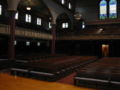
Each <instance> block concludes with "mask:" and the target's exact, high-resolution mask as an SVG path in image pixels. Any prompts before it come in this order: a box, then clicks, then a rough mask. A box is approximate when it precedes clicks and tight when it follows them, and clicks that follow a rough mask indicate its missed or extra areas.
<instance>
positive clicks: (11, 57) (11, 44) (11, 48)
mask: <svg viewBox="0 0 120 90" xmlns="http://www.w3.org/2000/svg"><path fill="white" fill-rule="evenodd" d="M15 13H16V12H15V11H9V21H10V22H9V25H10V26H9V27H10V28H9V30H10V35H9V42H8V44H9V46H8V53H9V60H15V46H14V41H15Z"/></svg>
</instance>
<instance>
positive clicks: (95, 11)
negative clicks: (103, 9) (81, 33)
mask: <svg viewBox="0 0 120 90" xmlns="http://www.w3.org/2000/svg"><path fill="white" fill-rule="evenodd" d="M106 1H109V0H106ZM117 2H118V19H120V0H117ZM99 3H100V0H77V1H76V11H78V12H80V13H81V14H82V16H83V18H84V19H85V20H86V21H94V20H99Z"/></svg>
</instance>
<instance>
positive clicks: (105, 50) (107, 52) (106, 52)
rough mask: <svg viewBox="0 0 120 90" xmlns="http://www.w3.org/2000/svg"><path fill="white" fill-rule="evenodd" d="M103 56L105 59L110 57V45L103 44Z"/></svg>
mask: <svg viewBox="0 0 120 90" xmlns="http://www.w3.org/2000/svg"><path fill="white" fill-rule="evenodd" d="M102 56H103V57H108V56H109V44H102Z"/></svg>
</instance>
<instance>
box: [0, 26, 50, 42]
mask: <svg viewBox="0 0 120 90" xmlns="http://www.w3.org/2000/svg"><path fill="white" fill-rule="evenodd" d="M0 34H3V35H9V34H10V30H9V25H3V24H0ZM15 35H16V36H20V37H27V38H36V39H45V40H51V39H52V35H51V34H47V33H43V32H37V31H33V30H30V29H25V28H20V27H16V30H15Z"/></svg>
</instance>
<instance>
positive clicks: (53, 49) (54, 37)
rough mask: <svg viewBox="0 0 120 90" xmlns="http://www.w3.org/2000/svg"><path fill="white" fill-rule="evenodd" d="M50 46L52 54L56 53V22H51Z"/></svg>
mask: <svg viewBox="0 0 120 90" xmlns="http://www.w3.org/2000/svg"><path fill="white" fill-rule="evenodd" d="M52 37H53V38H52V47H51V53H52V55H53V56H54V55H55V54H56V52H55V50H56V24H52Z"/></svg>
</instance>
